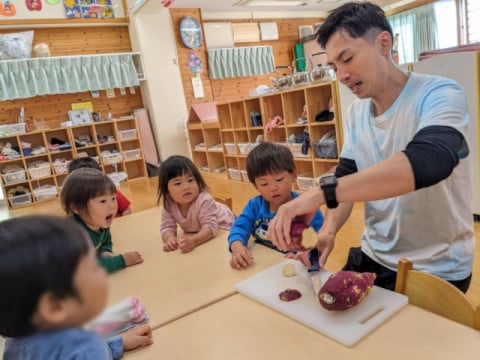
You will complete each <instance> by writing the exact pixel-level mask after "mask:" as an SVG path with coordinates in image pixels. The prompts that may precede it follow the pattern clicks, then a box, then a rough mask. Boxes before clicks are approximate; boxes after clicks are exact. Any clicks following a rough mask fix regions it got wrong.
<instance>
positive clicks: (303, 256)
mask: <svg viewBox="0 0 480 360" xmlns="http://www.w3.org/2000/svg"><path fill="white" fill-rule="evenodd" d="M285 257H286V258H287V259H293V260H297V261H300V262H301V263H302V264H303V265H304V266H306V267H310V266H311V265H312V264H311V263H310V260H309V259H308V251H297V252H296V253H287V254H285Z"/></svg>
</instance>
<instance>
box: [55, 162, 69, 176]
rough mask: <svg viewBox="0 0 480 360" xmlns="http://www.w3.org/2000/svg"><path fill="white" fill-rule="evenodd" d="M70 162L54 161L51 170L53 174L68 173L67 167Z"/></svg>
mask: <svg viewBox="0 0 480 360" xmlns="http://www.w3.org/2000/svg"><path fill="white" fill-rule="evenodd" d="M71 162H72V160H66V159H63V158H61V159H55V160H54V162H53V169H54V171H55V174H65V173H67V172H68V165H70V163H71Z"/></svg>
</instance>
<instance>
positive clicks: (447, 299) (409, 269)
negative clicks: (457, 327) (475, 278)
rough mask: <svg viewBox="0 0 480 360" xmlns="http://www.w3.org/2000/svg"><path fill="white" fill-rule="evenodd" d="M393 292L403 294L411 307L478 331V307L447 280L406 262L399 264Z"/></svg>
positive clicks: (479, 327)
mask: <svg viewBox="0 0 480 360" xmlns="http://www.w3.org/2000/svg"><path fill="white" fill-rule="evenodd" d="M395 291H396V292H398V293H401V294H405V295H406V296H407V297H408V300H409V303H410V304H413V305H416V306H418V307H421V308H423V309H425V310H428V311H431V312H433V313H435V314H437V315H440V316H443V317H446V318H449V319H450V320H453V321H456V322H459V323H461V324H464V325H467V326H470V327H472V328H474V329H477V330H480V305H477V306H475V305H474V304H473V303H472V302H471V301H470V300H469V299H468V298H467V297H466V296H465V294H464V293H463V292H462V291H460V290H459V289H458V288H456V287H455V286H454V285H452V284H450V283H449V282H448V281H446V280H443V279H441V278H439V277H437V276H435V275H432V274H428V273H424V272H420V271H416V270H413V264H412V262H411V261H409V260H407V259H401V260H400V261H399V263H398V273H397V281H396V284H395Z"/></svg>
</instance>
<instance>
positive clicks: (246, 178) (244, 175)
mask: <svg viewBox="0 0 480 360" xmlns="http://www.w3.org/2000/svg"><path fill="white" fill-rule="evenodd" d="M240 174H241V175H242V180H243V181H245V182H250V180H249V179H248V174H247V170H240Z"/></svg>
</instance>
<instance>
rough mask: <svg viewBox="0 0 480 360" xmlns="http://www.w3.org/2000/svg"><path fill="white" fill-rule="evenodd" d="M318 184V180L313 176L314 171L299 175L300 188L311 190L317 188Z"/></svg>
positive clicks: (298, 183)
mask: <svg viewBox="0 0 480 360" xmlns="http://www.w3.org/2000/svg"><path fill="white" fill-rule="evenodd" d="M317 184H318V180H317V178H314V177H313V174H312V173H307V174H302V175H299V176H297V186H298V188H299V189H300V190H311V189H313V188H315V187H316V186H317Z"/></svg>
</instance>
